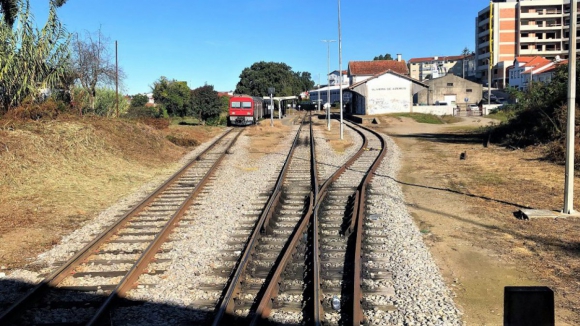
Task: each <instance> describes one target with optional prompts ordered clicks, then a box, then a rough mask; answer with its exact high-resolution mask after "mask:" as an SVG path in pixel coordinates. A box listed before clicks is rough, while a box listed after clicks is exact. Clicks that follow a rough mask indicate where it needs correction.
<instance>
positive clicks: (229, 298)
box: [212, 115, 306, 326]
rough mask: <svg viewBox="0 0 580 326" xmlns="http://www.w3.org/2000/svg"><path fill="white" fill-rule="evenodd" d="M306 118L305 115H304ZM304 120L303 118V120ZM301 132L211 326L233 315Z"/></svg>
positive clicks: (297, 134) (295, 138)
mask: <svg viewBox="0 0 580 326" xmlns="http://www.w3.org/2000/svg"><path fill="white" fill-rule="evenodd" d="M304 116H306V115H304ZM303 120H304V118H303ZM301 131H302V124H301V125H300V127H299V128H298V132H297V133H296V136H295V137H294V141H293V143H292V147H291V148H290V151H289V152H288V157H287V159H286V162H284V166H283V167H282V170H281V171H280V174H279V175H278V179H277V181H276V185H275V186H274V190H273V192H272V194H271V195H270V198H269V199H268V202H267V203H266V206H265V208H264V210H263V211H262V214H261V215H260V218H259V219H258V222H257V223H256V226H255V227H254V230H253V231H252V234H251V236H250V238H249V240H248V243H247V244H246V246H245V248H244V251H243V253H242V254H241V255H240V259H239V260H238V264H237V266H238V267H237V269H236V271H235V273H234V274H233V276H232V277H231V279H230V282H229V283H228V285H227V286H226V289H225V291H224V292H225V295H224V296H223V298H222V300H221V302H220V303H219V304H218V305H217V307H216V311H215V317H214V320H213V322H212V325H213V326H218V325H220V324H221V323H223V322H224V319H225V317H226V316H227V315H228V314H229V315H233V312H234V306H235V301H234V300H235V298H236V297H237V295H238V294H239V292H240V288H241V283H242V282H243V280H244V277H245V273H246V268H247V266H248V263H249V262H250V260H251V256H252V253H253V252H254V251H255V248H256V245H257V244H258V240H259V238H260V235H261V232H263V231H264V230H265V228H266V227H267V225H269V221H270V219H271V218H272V215H273V214H274V208H275V207H276V206H277V205H278V203H279V201H280V196H281V194H282V184H283V182H284V180H285V179H286V174H287V172H288V168H289V167H290V163H291V162H292V157H293V155H294V150H295V149H296V145H297V144H298V139H299V137H300V132H301Z"/></svg>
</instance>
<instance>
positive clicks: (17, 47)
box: [0, 0, 70, 110]
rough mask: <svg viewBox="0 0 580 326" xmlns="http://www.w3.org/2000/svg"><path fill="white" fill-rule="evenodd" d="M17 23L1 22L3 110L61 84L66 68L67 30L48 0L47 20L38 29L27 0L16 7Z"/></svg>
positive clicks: (0, 80) (0, 60)
mask: <svg viewBox="0 0 580 326" xmlns="http://www.w3.org/2000/svg"><path fill="white" fill-rule="evenodd" d="M18 21H19V22H20V23H19V24H18V27H17V28H16V29H12V27H11V26H10V25H9V24H5V23H4V22H1V23H0V39H1V40H2V42H0V89H1V90H2V92H1V94H0V105H1V106H2V108H3V109H4V110H8V109H10V108H11V107H15V106H18V105H20V103H22V101H24V100H25V99H27V98H31V97H32V98H34V97H35V96H38V95H39V93H40V90H41V89H45V88H56V87H58V86H59V85H62V83H63V80H64V78H65V75H66V73H67V70H68V68H67V67H68V64H67V63H68V58H69V51H68V43H69V39H70V38H69V34H68V33H67V32H66V30H65V29H64V27H63V26H62V24H61V23H60V21H59V19H58V17H57V15H56V5H55V4H53V2H51V4H50V9H49V14H48V18H47V21H46V24H45V25H44V27H43V28H42V29H40V30H39V29H38V28H36V26H35V23H34V21H33V18H32V14H31V13H30V6H29V2H28V0H23V1H22V2H21V7H20V8H19V10H18Z"/></svg>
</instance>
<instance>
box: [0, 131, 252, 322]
mask: <svg viewBox="0 0 580 326" xmlns="http://www.w3.org/2000/svg"><path fill="white" fill-rule="evenodd" d="M242 132H243V129H230V130H229V131H228V132H226V133H225V134H224V135H223V136H222V137H220V138H219V139H217V140H216V141H215V142H214V143H213V144H212V145H211V146H210V147H208V148H207V149H206V150H205V151H204V152H202V153H201V154H200V155H199V156H197V157H196V158H195V159H194V160H192V161H191V162H190V163H189V164H188V165H186V166H185V167H184V168H182V169H181V170H180V171H178V172H177V173H175V174H174V175H173V176H172V177H171V178H170V179H169V180H168V181H167V182H165V183H164V184H163V185H161V186H160V187H159V188H158V189H156V190H155V191H154V192H153V193H152V194H151V195H150V196H149V197H147V198H146V199H144V200H143V201H142V202H140V203H139V204H138V205H136V206H135V207H134V208H133V209H131V210H130V211H129V212H127V213H126V214H124V215H123V216H122V217H121V218H120V219H119V220H118V222H117V223H116V224H115V225H112V226H111V227H110V228H109V229H108V230H106V231H105V232H103V233H102V234H101V235H99V236H98V237H97V238H96V239H94V240H93V241H92V242H90V243H89V244H87V245H86V246H85V247H84V248H83V249H82V250H80V251H79V252H78V253H77V254H75V255H74V256H73V257H72V258H71V259H70V260H69V261H67V262H66V263H65V264H64V265H63V266H62V267H61V268H59V269H58V270H57V271H55V272H53V273H52V274H51V275H49V276H48V277H46V278H45V279H44V280H43V281H42V282H41V283H39V284H38V285H37V286H35V287H34V288H33V289H32V290H31V291H29V292H28V293H26V294H25V295H23V296H22V297H21V298H20V299H19V300H18V301H17V302H15V303H14V304H13V305H12V306H11V307H9V308H8V309H7V310H6V311H4V312H3V313H2V315H0V324H1V325H35V324H87V325H93V324H98V323H102V322H105V323H106V322H107V319H108V318H109V312H110V311H111V310H112V309H114V307H115V305H116V304H118V303H119V302H120V301H121V300H119V298H123V297H124V296H125V295H126V293H127V292H128V291H130V290H131V289H133V288H135V287H136V286H137V281H138V280H139V278H140V277H142V276H147V275H156V274H160V273H163V271H164V270H163V269H164V266H166V265H164V264H167V263H169V261H165V260H164V259H163V258H161V259H160V258H159V256H156V255H159V254H160V253H161V254H162V253H163V252H165V251H168V250H169V249H168V247H170V246H171V244H170V243H168V237H169V235H170V233H171V232H172V230H173V229H174V228H175V226H176V225H177V224H178V222H179V220H180V219H181V218H182V216H183V214H184V212H185V211H186V210H187V209H188V208H190V206H191V204H192V202H193V200H194V199H195V197H196V196H198V195H199V194H200V192H202V189H203V188H204V186H205V185H206V184H207V183H208V181H209V180H210V178H211V175H212V174H213V173H214V172H215V170H216V168H217V167H218V166H219V164H220V162H221V160H222V159H223V158H224V156H225V155H226V153H227V151H228V150H229V149H230V148H231V147H232V145H233V144H234V143H235V141H236V139H237V138H238V137H239V136H240V134H241V133H242ZM156 257H157V258H156Z"/></svg>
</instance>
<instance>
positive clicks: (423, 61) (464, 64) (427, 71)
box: [408, 54, 475, 81]
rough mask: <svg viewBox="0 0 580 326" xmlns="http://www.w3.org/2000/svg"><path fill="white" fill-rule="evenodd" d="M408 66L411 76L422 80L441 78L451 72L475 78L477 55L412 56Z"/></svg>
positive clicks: (467, 77) (463, 76)
mask: <svg viewBox="0 0 580 326" xmlns="http://www.w3.org/2000/svg"><path fill="white" fill-rule="evenodd" d="M408 67H409V75H410V76H411V78H415V79H418V80H420V81H423V80H426V79H434V78H439V77H442V76H445V75H447V74H449V73H451V74H453V75H455V76H459V77H462V78H466V79H473V77H475V55H472V54H469V55H452V56H435V57H425V58H412V59H410V60H409V63H408Z"/></svg>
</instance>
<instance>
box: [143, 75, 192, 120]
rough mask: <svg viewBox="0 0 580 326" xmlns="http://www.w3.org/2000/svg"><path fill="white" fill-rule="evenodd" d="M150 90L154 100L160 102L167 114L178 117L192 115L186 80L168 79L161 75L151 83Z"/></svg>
mask: <svg viewBox="0 0 580 326" xmlns="http://www.w3.org/2000/svg"><path fill="white" fill-rule="evenodd" d="M152 90H153V99H154V100H155V102H157V103H159V104H161V105H162V106H163V108H164V109H165V110H167V113H168V114H169V115H171V116H180V117H185V116H187V115H192V113H193V112H192V111H191V94H190V92H191V90H190V89H189V87H188V86H187V82H184V81H176V80H175V79H173V80H168V79H167V77H164V76H162V77H160V78H159V79H158V80H157V81H155V82H154V83H153V87H152Z"/></svg>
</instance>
